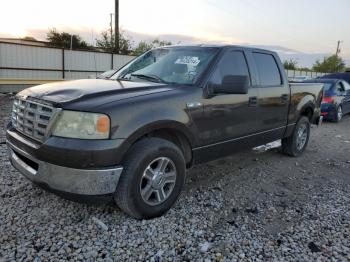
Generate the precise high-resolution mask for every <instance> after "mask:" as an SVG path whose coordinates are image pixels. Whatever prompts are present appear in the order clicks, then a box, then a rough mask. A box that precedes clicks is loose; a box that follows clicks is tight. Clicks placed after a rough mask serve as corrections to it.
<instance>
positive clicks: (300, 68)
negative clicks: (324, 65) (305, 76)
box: [297, 67, 312, 72]
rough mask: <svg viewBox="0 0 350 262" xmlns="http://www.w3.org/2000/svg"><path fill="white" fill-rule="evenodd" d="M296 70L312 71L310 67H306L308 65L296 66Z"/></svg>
mask: <svg viewBox="0 0 350 262" xmlns="http://www.w3.org/2000/svg"><path fill="white" fill-rule="evenodd" d="M297 70H300V71H306V72H310V71H312V70H311V69H310V68H308V67H299V68H297Z"/></svg>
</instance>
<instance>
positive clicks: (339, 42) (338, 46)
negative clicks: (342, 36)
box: [335, 40, 343, 56]
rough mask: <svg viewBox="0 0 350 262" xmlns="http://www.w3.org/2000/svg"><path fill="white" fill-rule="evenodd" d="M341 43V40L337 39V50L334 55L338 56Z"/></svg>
mask: <svg viewBox="0 0 350 262" xmlns="http://www.w3.org/2000/svg"><path fill="white" fill-rule="evenodd" d="M341 43H343V41H341V40H339V41H338V44H337V51H336V52H335V56H338V55H339V54H340V51H341V49H340V44H341Z"/></svg>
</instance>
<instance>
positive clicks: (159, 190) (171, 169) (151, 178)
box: [140, 157, 177, 206]
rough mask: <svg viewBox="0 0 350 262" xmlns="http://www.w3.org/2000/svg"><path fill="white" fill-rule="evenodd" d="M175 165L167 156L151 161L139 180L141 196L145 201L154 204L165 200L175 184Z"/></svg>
mask: <svg viewBox="0 0 350 262" xmlns="http://www.w3.org/2000/svg"><path fill="white" fill-rule="evenodd" d="M176 175H177V172H176V167H175V164H174V162H173V161H172V160H171V159H170V158H168V157H159V158H156V159H154V160H153V161H151V163H150V164H149V165H148V166H147V168H146V169H145V170H144V172H143V175H142V177H141V181H140V192H141V197H142V199H143V201H145V203H147V204H148V205H151V206H156V205H159V204H161V203H163V202H164V201H165V200H167V199H168V198H169V197H170V195H171V193H172V191H173V189H174V186H175V182H176Z"/></svg>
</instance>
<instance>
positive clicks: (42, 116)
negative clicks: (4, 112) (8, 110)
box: [12, 97, 54, 142]
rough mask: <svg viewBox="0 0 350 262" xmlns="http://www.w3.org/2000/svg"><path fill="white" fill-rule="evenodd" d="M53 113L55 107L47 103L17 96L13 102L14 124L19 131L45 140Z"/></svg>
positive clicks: (36, 138)
mask: <svg viewBox="0 0 350 262" xmlns="http://www.w3.org/2000/svg"><path fill="white" fill-rule="evenodd" d="M53 114H54V108H53V107H52V106H50V105H48V104H47V103H44V102H42V101H32V100H29V99H23V98H21V97H16V98H15V100H14V102H13V109H12V125H13V127H14V128H15V129H16V130H17V131H19V132H21V133H23V134H25V135H27V136H28V137H30V138H32V139H35V140H37V141H41V142H43V141H44V139H45V136H46V134H47V131H48V128H49V123H50V120H51V119H52V116H53Z"/></svg>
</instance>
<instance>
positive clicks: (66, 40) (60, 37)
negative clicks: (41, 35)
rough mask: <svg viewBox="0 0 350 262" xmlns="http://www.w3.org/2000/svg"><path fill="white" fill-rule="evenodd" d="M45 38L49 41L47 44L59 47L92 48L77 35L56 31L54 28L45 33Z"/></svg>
mask: <svg viewBox="0 0 350 262" xmlns="http://www.w3.org/2000/svg"><path fill="white" fill-rule="evenodd" d="M46 39H47V40H48V41H49V45H51V46H55V47H61V48H67V49H69V48H70V47H71V41H72V48H73V49H93V47H92V46H90V45H88V44H87V43H86V42H85V41H84V40H82V38H81V37H80V36H79V35H71V34H69V33H66V32H61V33H60V32H57V30H56V29H55V28H53V29H51V30H50V31H49V32H48V33H47V35H46Z"/></svg>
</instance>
